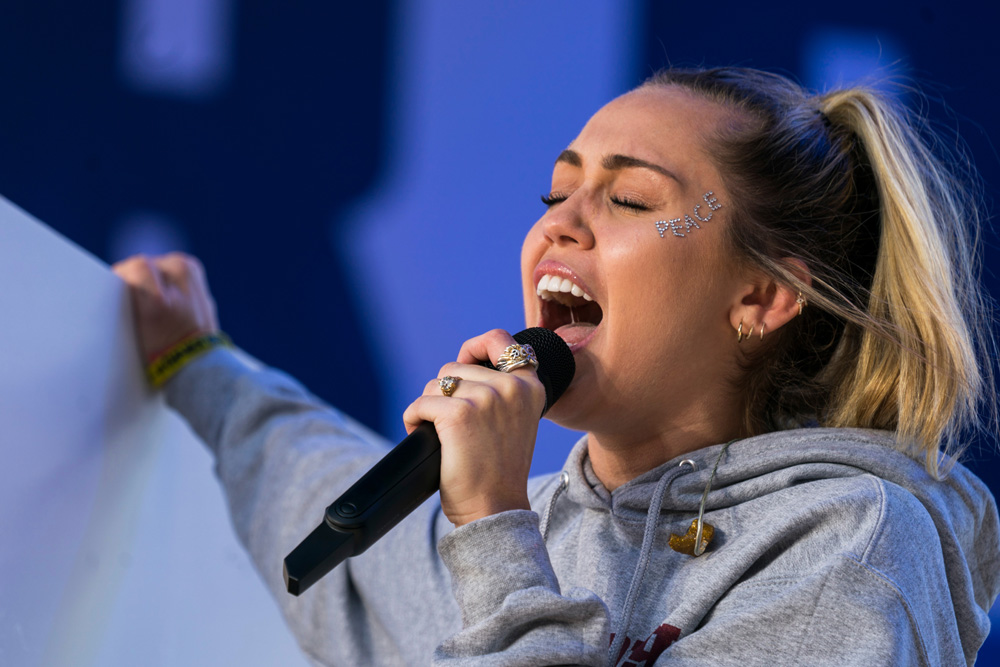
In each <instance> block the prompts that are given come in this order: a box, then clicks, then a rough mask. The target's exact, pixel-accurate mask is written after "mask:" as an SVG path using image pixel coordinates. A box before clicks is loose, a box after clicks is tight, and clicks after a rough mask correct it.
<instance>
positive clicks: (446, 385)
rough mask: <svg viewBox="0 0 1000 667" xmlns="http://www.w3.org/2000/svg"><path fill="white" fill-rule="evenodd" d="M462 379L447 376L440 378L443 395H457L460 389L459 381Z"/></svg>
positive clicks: (439, 383)
mask: <svg viewBox="0 0 1000 667" xmlns="http://www.w3.org/2000/svg"><path fill="white" fill-rule="evenodd" d="M461 379H462V378H460V377H452V376H451V375H445V376H444V377H443V378H438V386H439V387H441V393H442V394H444V395H445V396H451V395H452V394H454V393H455V390H456V389H457V388H458V381H459V380H461Z"/></svg>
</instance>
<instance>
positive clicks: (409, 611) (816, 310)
mask: <svg viewBox="0 0 1000 667" xmlns="http://www.w3.org/2000/svg"><path fill="white" fill-rule="evenodd" d="M921 127H922V126H921V125H919V123H917V122H916V121H913V120H912V119H911V118H910V117H909V115H908V114H907V113H906V112H905V110H903V109H901V108H899V107H898V105H897V104H896V103H894V102H892V101H890V100H888V99H887V98H886V97H884V96H883V95H881V94H879V93H876V92H872V91H870V90H865V89H849V90H840V91H835V92H830V93H825V94H822V95H811V94H809V93H808V92H807V91H805V90H803V89H802V88H800V87H799V86H798V85H796V84H794V83H792V82H790V81H789V80H787V79H785V78H783V77H780V76H777V75H773V74H769V73H765V72H760V71H756V70H750V69H741V68H721V69H709V70H687V69H673V70H667V71H664V72H661V73H659V74H657V75H656V76H654V77H653V78H652V79H650V80H649V81H647V82H646V83H645V84H643V85H642V86H640V87H639V88H638V89H636V90H633V91H632V92H630V93H628V94H626V95H623V96H622V97H619V98H618V99H616V100H613V101H612V102H610V103H609V104H608V105H607V106H605V107H604V108H602V109H601V110H600V111H598V112H597V114H596V115H594V116H593V118H591V119H590V121H589V122H588V123H587V125H586V126H585V127H584V128H583V130H582V131H581V132H580V134H579V136H578V137H577V138H576V139H575V140H574V141H573V142H572V143H571V144H570V145H569V146H568V147H567V148H566V150H564V151H562V153H560V154H559V156H558V157H557V158H556V160H555V167H554V170H553V174H552V184H551V189H550V190H549V192H548V194H546V195H545V196H544V197H543V201H544V203H545V205H546V207H547V208H546V211H545V213H544V215H542V217H541V218H540V219H539V220H538V222H537V223H535V225H534V226H533V227H532V228H531V229H530V230H529V231H528V234H527V237H526V239H525V241H524V246H523V251H522V254H521V268H522V277H523V285H524V305H525V315H526V320H527V324H528V326H540V327H545V328H547V329H552V330H555V331H556V333H557V334H558V335H559V336H560V337H561V338H563V340H565V341H566V342H567V343H568V344H569V345H570V347H571V349H572V351H573V355H574V357H575V360H576V366H577V371H576V375H575V377H574V379H573V382H572V384H571V385H570V387H569V389H568V390H567V391H566V393H565V395H563V397H562V398H561V399H560V400H559V401H558V402H557V403H556V404H555V405H554V406H553V407H552V409H551V410H550V411H549V413H548V417H549V418H550V419H552V420H553V421H555V422H557V423H559V424H562V425H564V426H566V427H568V428H571V429H575V430H579V431H582V432H584V433H585V435H584V436H583V437H582V438H581V440H580V441H579V443H578V444H577V445H576V447H575V448H574V449H573V451H572V453H571V454H570V457H569V460H568V461H567V462H566V464H565V466H564V468H563V471H562V473H561V474H556V475H549V476H545V477H542V478H538V479H531V480H529V479H528V470H529V466H530V462H531V458H532V450H533V447H534V442H535V436H536V429H537V418H538V415H539V414H540V413H541V411H542V406H543V404H544V402H545V392H544V389H543V388H542V385H541V383H540V382H539V381H538V378H537V376H536V374H535V370H534V369H533V367H532V365H531V364H530V363H525V364H513V368H508V371H509V372H498V371H496V370H492V369H487V368H485V367H482V366H480V365H479V362H481V361H487V360H488V361H491V362H493V363H494V364H496V363H497V362H498V361H500V358H501V356H502V355H505V354H506V355H508V357H509V356H510V354H511V353H512V352H518V351H519V348H518V346H516V345H515V344H514V341H513V339H512V338H511V337H510V335H509V334H507V333H506V332H503V331H491V332H488V333H485V334H483V335H481V336H479V337H477V338H473V339H472V340H469V341H467V342H466V343H465V344H464V345H463V346H462V348H461V350H459V352H458V356H457V361H454V362H451V363H447V364H445V365H444V366H443V367H442V368H441V371H440V377H439V378H437V379H432V380H431V381H430V382H428V384H427V386H426V387H425V388H424V391H423V395H422V396H420V397H418V398H417V399H416V400H415V401H414V402H413V403H412V404H411V405H410V407H409V408H407V410H406V412H405V413H404V415H403V419H404V421H405V422H406V425H407V428H408V429H410V430H412V429H413V428H415V427H416V426H417V425H418V424H420V423H421V422H423V421H430V422H433V423H434V425H435V427H436V429H437V433H438V435H439V437H440V440H441V453H442V463H441V494H440V502H437V501H433V502H428V503H425V504H424V505H423V506H422V507H421V508H420V510H418V511H417V512H416V513H414V514H412V515H411V516H410V517H409V518H408V519H407V520H405V521H404V522H403V523H402V524H400V525H399V526H398V527H397V528H395V529H394V530H393V531H391V532H390V533H389V534H388V535H387V536H386V537H385V538H384V539H382V540H381V541H380V542H378V543H377V544H376V545H375V546H373V547H372V548H371V549H369V550H368V551H367V552H366V553H364V554H363V555H361V556H358V557H356V558H353V559H350V560H348V561H347V562H346V563H344V564H343V565H341V566H339V567H338V568H336V569H335V570H334V571H333V572H332V573H331V574H330V575H328V576H327V577H326V578H324V579H323V580H322V581H321V582H320V583H319V584H317V585H316V586H315V587H314V588H313V589H310V590H309V591H307V592H306V593H305V594H303V595H302V596H301V597H298V598H296V597H293V596H290V595H288V594H287V593H286V592H285V590H284V586H283V582H282V577H281V571H282V559H283V557H284V556H285V554H287V553H288V552H289V551H290V550H291V549H292V548H293V547H294V546H295V545H296V544H297V543H298V542H299V541H300V540H302V539H303V538H304V537H305V536H306V535H307V534H308V533H309V532H310V530H311V529H312V528H313V527H314V526H315V524H316V522H317V521H318V520H319V519H320V518H321V517H322V515H323V510H324V507H325V505H326V504H327V503H328V502H329V501H330V500H331V499H332V498H335V497H336V496H337V495H338V494H339V493H340V492H342V491H343V490H345V489H346V488H347V487H348V486H350V485H351V484H352V483H353V481H354V480H356V479H357V478H358V477H359V476H360V475H361V474H362V473H363V472H365V471H366V470H367V469H368V468H369V467H370V466H371V465H372V464H373V463H374V462H375V461H376V460H378V459H379V458H380V457H381V456H382V455H383V454H384V452H385V447H386V443H384V442H383V441H382V440H381V439H380V438H378V437H377V436H375V435H373V434H371V433H370V432H368V431H366V430H365V429H363V428H361V427H359V426H358V425H357V424H356V423H354V422H352V421H351V420H350V419H349V418H347V417H345V416H343V415H341V414H340V413H338V412H336V411H334V410H332V409H330V408H329V407H327V406H325V405H322V404H321V403H320V402H319V401H318V400H317V399H316V398H314V397H312V396H311V395H310V394H308V393H307V392H306V391H305V390H304V389H303V388H302V387H300V386H299V385H298V384H297V383H295V382H294V381H293V380H291V379H290V378H288V377H287V376H285V375H283V374H281V373H279V372H277V371H274V370H271V369H268V368H265V367H262V366H261V365H260V364H258V363H257V362H255V361H254V360H252V359H249V358H248V357H246V355H244V354H242V353H240V352H239V351H236V350H233V349H232V348H230V346H229V345H228V344H226V343H225V339H224V338H223V337H221V336H219V335H217V334H218V329H219V325H218V323H217V321H216V317H215V309H214V306H213V302H212V299H211V297H210V295H209V291H208V287H207V284H206V282H205V279H204V275H203V272H202V270H201V268H200V266H199V264H198V263H197V262H196V261H195V260H194V259H192V258H189V257H186V256H182V255H177V254H174V255H167V256H164V257H156V258H144V257H135V258H131V259H128V260H126V261H124V262H122V263H120V264H119V265H117V266H116V271H117V272H118V274H119V275H120V276H121V277H122V278H124V279H125V280H126V282H128V283H129V285H131V286H132V288H133V295H134V303H135V306H136V316H137V329H138V336H139V341H140V345H141V348H142V350H143V351H144V353H145V354H146V356H147V360H148V361H150V363H151V367H150V368H151V372H152V374H153V377H154V379H155V380H156V382H157V383H162V384H163V386H164V390H165V392H166V398H167V400H168V402H169V404H170V405H171V406H173V407H174V408H175V409H176V410H177V411H179V412H180V413H181V414H182V415H183V416H184V417H185V418H186V419H187V420H188V421H189V422H190V424H191V425H192V427H193V428H194V429H195V431H196V432H197V433H198V434H199V435H200V436H201V437H202V438H203V439H204V441H205V442H206V443H207V444H208V446H209V447H210V448H211V450H212V451H213V452H214V455H215V456H216V459H217V462H218V474H219V476H220V478H221V480H222V483H223V485H224V487H225V491H226V493H227V496H228V500H229V505H230V510H231V512H232V515H233V520H234V523H235V525H236V527H237V531H238V532H239V536H240V538H241V540H242V541H243V543H244V544H245V545H246V547H247V549H248V550H249V551H250V553H251V555H252V557H253V559H254V561H255V562H256V565H257V567H258V568H259V569H260V572H261V574H262V576H263V577H264V579H265V580H266V581H267V583H268V585H269V586H270V587H271V589H272V590H273V592H274V595H275V597H276V598H277V600H278V602H279V604H280V605H281V608H282V610H283V612H284V614H285V616H286V618H287V620H288V623H289V625H290V627H291V628H292V630H293V632H294V633H295V634H296V636H297V638H298V640H299V643H300V645H301V646H302V648H303V650H304V651H305V652H306V653H307V654H308V655H309V656H311V658H312V659H314V660H315V661H316V662H317V663H318V664H338V665H359V664H366V665H367V664H371V665H397V664H414V665H423V664H428V663H430V662H433V663H434V664H439V665H567V664H571V665H576V664H582V665H608V664H610V665H632V666H636V665H653V664H657V665H659V664H671V665H688V664H690V665H694V664H698V665H701V664H711V665H752V664H765V663H773V664H782V665H785V664H803V665H904V664H905V665H909V664H913V665H956V664H966V663H968V664H972V663H973V662H974V661H975V658H976V653H977V651H978V650H979V647H980V645H981V644H982V642H983V640H984V639H985V637H986V635H987V634H988V632H989V619H988V616H987V612H988V610H989V609H990V607H991V605H992V604H993V601H994V600H995V598H996V597H997V594H998V590H1000V542H998V541H1000V536H998V520H997V510H996V505H995V502H994V500H993V498H992V496H991V495H990V493H989V491H988V490H987V489H986V487H985V486H984V485H983V484H982V482H980V481H979V480H978V479H976V477H974V476H973V475H972V474H971V473H970V472H969V471H968V470H966V469H965V468H964V467H963V466H962V465H961V464H959V463H956V462H955V457H956V456H957V455H958V454H959V453H960V452H961V450H962V444H963V438H965V437H968V435H969V433H970V430H973V429H974V427H975V425H976V422H977V415H978V414H979V410H980V409H981V408H982V407H983V406H985V408H986V410H987V411H990V410H992V408H993V406H994V398H993V388H992V379H991V376H990V374H989V365H988V362H987V361H986V360H985V359H984V357H983V356H982V351H983V350H984V349H985V348H986V346H987V344H988V342H989V340H990V337H989V334H988V332H987V331H986V330H985V328H984V327H983V325H982V324H981V321H983V320H984V316H983V313H984V312H985V306H984V303H983V300H982V297H981V295H980V288H979V286H978V283H977V280H976V276H975V265H976V251H975V248H974V246H973V240H974V239H975V236H976V231H977V227H976V225H977V216H976V208H975V202H974V200H973V199H971V198H970V197H968V196H967V195H966V192H965V190H964V188H965V187H966V185H967V184H966V183H965V182H964V181H963V180H962V179H961V178H959V176H957V175H956V173H955V171H954V170H953V169H952V165H951V164H949V163H948V162H944V161H941V160H939V159H938V158H937V157H935V155H934V154H933V153H932V151H931V149H930V148H929V146H930V145H931V144H929V143H928V140H927V139H926V138H925V137H924V134H923V132H922V130H921ZM505 358H506V357H505ZM330 363H331V364H333V366H331V368H332V370H334V371H335V370H336V368H335V361H330Z"/></svg>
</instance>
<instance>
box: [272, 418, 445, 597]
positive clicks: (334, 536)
mask: <svg viewBox="0 0 1000 667" xmlns="http://www.w3.org/2000/svg"><path fill="white" fill-rule="evenodd" d="M440 485H441V441H440V440H438V437H437V432H436V431H435V430H434V424H432V423H431V422H424V423H422V424H420V426H418V427H417V428H416V429H414V431H413V433H411V434H409V435H408V436H406V437H405V438H404V439H403V440H401V441H400V443H399V444H398V445H396V446H395V447H393V448H392V449H391V450H389V453H388V454H386V455H385V456H384V457H383V458H382V459H381V460H380V461H379V462H378V463H376V464H375V465H374V466H372V468H371V469H370V470H369V471H368V472H367V473H365V474H364V476H362V477H361V479H359V480H358V481H357V482H355V483H354V485H353V486H351V488H349V489H348V490H347V491H345V492H344V493H343V494H342V495H341V496H340V497H339V498H337V499H336V500H335V501H333V504H331V505H330V506H329V507H327V508H326V515H325V517H324V520H323V523H321V524H320V525H319V526H318V527H317V528H316V529H315V530H314V531H313V532H312V533H310V534H309V536H308V537H307V538H306V539H305V540H303V541H302V543H301V544H300V545H299V546H298V547H296V548H295V549H294V550H293V551H292V552H291V553H290V554H288V556H287V557H286V558H285V564H284V577H285V588H287V589H288V592H289V593H292V594H293V595H299V594H300V593H302V592H303V591H305V590H306V589H307V588H309V587H310V586H312V585H313V584H314V583H316V582H317V581H319V580H320V579H321V578H322V577H324V576H325V575H326V574H327V573H328V572H329V571H330V570H332V569H333V568H335V567H336V566H337V565H339V564H340V563H342V562H343V561H344V560H346V559H347V558H350V557H351V556H357V555H359V554H361V553H364V551H365V550H366V549H368V547H370V546H371V545H373V544H375V542H377V541H378V540H379V539H380V538H381V537H382V536H383V535H385V534H386V533H387V532H389V530H390V529H392V528H393V527H395V526H396V524H398V523H399V522H400V521H402V520H403V519H404V518H405V517H406V516H407V515H409V514H410V513H411V512H413V511H414V510H415V509H417V507H419V506H420V505H421V504H422V503H423V502H424V501H425V500H427V499H428V498H430V497H431V496H432V495H434V493H435V492H437V490H438V488H439V487H440Z"/></svg>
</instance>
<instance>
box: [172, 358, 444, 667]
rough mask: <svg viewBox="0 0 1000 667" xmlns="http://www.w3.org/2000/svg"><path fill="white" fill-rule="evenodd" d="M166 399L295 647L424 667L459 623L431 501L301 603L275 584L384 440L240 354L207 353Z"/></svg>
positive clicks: (331, 658) (352, 659)
mask: <svg viewBox="0 0 1000 667" xmlns="http://www.w3.org/2000/svg"><path fill="white" fill-rule="evenodd" d="M165 393H166V399H167V403H168V405H170V406H171V407H172V408H174V409H175V410H177V411H178V412H179V413H180V414H181V415H182V416H183V417H184V418H185V419H186V420H187V421H188V423H189V424H190V426H191V427H192V429H193V430H194V431H195V432H196V433H197V435H198V436H199V437H200V438H201V439H202V440H203V441H204V442H205V443H206V444H207V446H208V447H209V449H210V450H211V451H212V453H213V454H214V456H215V461H216V472H217V475H218V477H219V480H220V482H221V484H222V487H223V491H224V492H225V495H226V499H227V502H228V505H229V510H230V515H231V518H232V521H233V525H234V527H235V529H236V533H237V535H238V537H239V539H240V541H241V542H242V543H243V545H244V546H245V547H246V549H247V551H248V552H249V554H250V556H251V558H252V560H253V562H254V564H255V566H256V568H257V570H258V571H259V573H260V575H261V577H262V579H263V580H264V582H265V583H266V584H267V586H268V588H270V590H271V592H272V595H273V596H274V597H275V599H276V601H277V602H278V604H279V606H280V608H281V610H282V613H283V614H284V616H285V618H286V620H287V622H288V624H289V627H290V628H291V630H292V632H293V633H294V635H295V636H296V639H297V640H298V642H299V644H300V646H301V647H302V649H303V650H304V651H305V652H306V653H307V654H309V655H310V656H311V657H312V658H313V659H315V660H317V661H319V662H321V663H323V664H331V665H357V664H380V665H383V664H384V665H395V664H410V663H412V662H413V661H414V660H416V661H417V662H419V663H424V664H426V662H427V661H428V660H429V659H430V656H431V654H432V653H433V650H434V647H435V645H436V644H437V642H438V641H439V640H440V638H441V637H444V636H447V635H448V634H450V633H451V632H454V631H456V630H457V628H458V626H459V620H458V618H459V614H458V609H457V608H456V606H455V603H454V600H453V599H452V597H451V595H450V584H449V581H448V577H447V574H446V573H445V572H444V569H443V567H442V566H441V562H440V558H439V557H438V555H437V553H436V544H437V541H438V539H439V537H440V535H441V533H442V532H443V531H447V529H448V527H449V524H447V521H446V520H445V521H441V516H443V515H441V513H440V511H439V506H438V505H435V503H436V498H432V499H431V500H429V501H428V502H427V503H425V504H424V505H423V506H422V507H421V508H419V509H418V510H417V511H416V512H414V513H413V514H411V515H410V516H409V517H408V518H407V519H406V520H404V521H403V522H402V523H400V524H399V525H398V526H397V527H396V528H394V529H393V530H392V531H390V533H389V534H388V535H386V536H385V537H384V538H383V539H382V540H380V541H379V542H378V543H377V544H376V545H374V546H373V547H372V548H370V549H369V550H368V551H366V552H365V553H364V554H362V555H360V556H357V557H354V558H351V559H349V560H348V561H347V562H346V563H344V564H342V565H340V566H338V567H337V568H335V569H334V570H333V571H332V572H331V573H330V574H328V575H327V576H326V577H324V578H323V579H322V580H321V581H320V582H319V583H317V584H316V585H314V586H313V587H312V588H310V589H309V590H308V591H306V592H305V593H303V594H302V595H301V596H299V597H294V596H292V595H290V594H289V593H288V592H287V591H286V590H285V587H284V582H283V578H282V562H283V560H284V557H285V556H286V555H287V554H288V553H289V552H290V551H291V550H292V549H293V548H294V547H295V546H296V545H297V544H298V543H299V542H300V541H301V540H302V539H303V538H304V537H305V536H306V535H308V534H309V533H310V532H311V531H312V530H313V528H315V527H316V525H318V524H319V522H320V521H322V519H323V515H324V510H325V508H326V506H327V505H329V504H330V503H331V502H332V501H333V500H334V499H335V498H336V497H337V496H338V495H340V494H341V493H342V492H343V491H345V490H346V489H347V488H348V487H349V486H350V485H351V484H352V483H353V482H354V481H355V480H356V479H357V478H358V477H360V476H361V475H362V474H363V473H364V472H365V471H366V470H367V469H368V468H369V467H370V466H371V465H372V464H373V463H374V462H375V461H377V460H378V459H379V458H380V457H381V456H382V455H383V454H384V453H385V451H386V449H387V447H386V443H385V442H384V441H383V440H382V439H380V438H378V437H377V436H375V435H374V434H373V433H371V432H370V431H368V430H367V429H365V428H364V427H362V426H361V425H359V424H357V423H356V422H354V421H352V420H351V419H349V418H348V417H346V416H344V415H342V414H341V413H339V412H337V411H335V410H333V409H331V408H329V407H327V406H325V405H324V404H322V403H321V402H320V401H319V400H318V399H316V398H315V397H313V396H312V395H310V394H309V393H308V392H307V391H305V390H304V389H303V388H302V387H301V386H300V385H298V384H297V383H296V382H295V381H294V380H292V379H291V378H289V377H288V376H286V375H284V374H283V373H280V372H278V371H275V370H273V369H269V368H266V367H262V366H261V365H260V364H258V363H256V362H255V361H254V360H252V359H250V358H249V357H247V356H246V355H243V354H242V353H240V352H233V351H230V350H225V349H216V350H213V351H211V352H209V353H208V354H206V355H204V356H203V357H201V358H199V359H198V360H196V361H194V362H193V363H191V364H190V365H188V366H187V367H185V368H184V369H183V370H181V371H180V373H178V375H177V376H176V377H175V378H173V379H172V380H171V381H170V382H169V383H168V384H167V386H166V388H165ZM419 656H425V657H424V658H423V659H420V658H419Z"/></svg>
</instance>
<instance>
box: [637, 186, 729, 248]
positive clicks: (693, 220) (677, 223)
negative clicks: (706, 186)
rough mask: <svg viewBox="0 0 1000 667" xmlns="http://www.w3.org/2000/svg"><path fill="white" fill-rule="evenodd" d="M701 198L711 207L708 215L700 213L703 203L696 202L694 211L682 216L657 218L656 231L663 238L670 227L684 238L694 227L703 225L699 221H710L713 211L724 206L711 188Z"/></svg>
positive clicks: (698, 227) (672, 232) (674, 233)
mask: <svg viewBox="0 0 1000 667" xmlns="http://www.w3.org/2000/svg"><path fill="white" fill-rule="evenodd" d="M701 198H702V199H703V200H704V201H705V205H706V206H708V208H709V211H708V213H707V214H706V215H704V216H702V215H701V213H699V211H700V210H701V207H702V205H701V204H695V206H694V210H693V211H692V213H685V214H684V217H682V218H671V219H669V220H657V221H656V222H655V223H653V224H655V225H656V231H657V232H658V233H659V235H660V238H661V239H662V238H663V237H664V236H665V235H666V233H667V230H668V229H669V230H670V233H671V234H673V235H674V236H679V237H681V238H684V237H685V236H687V235H688V234H690V233H691V229H692V228H693V229H701V225H699V224H698V222H699V221H700V222H708V221H709V220H711V219H712V211H718V210H719V209H720V208H722V204H720V203H719V200H718V198H717V197H715V194H714V193H713V192H712V191H711V190H709V191H708V192H706V193H705V194H703V195H702V196H701Z"/></svg>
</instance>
